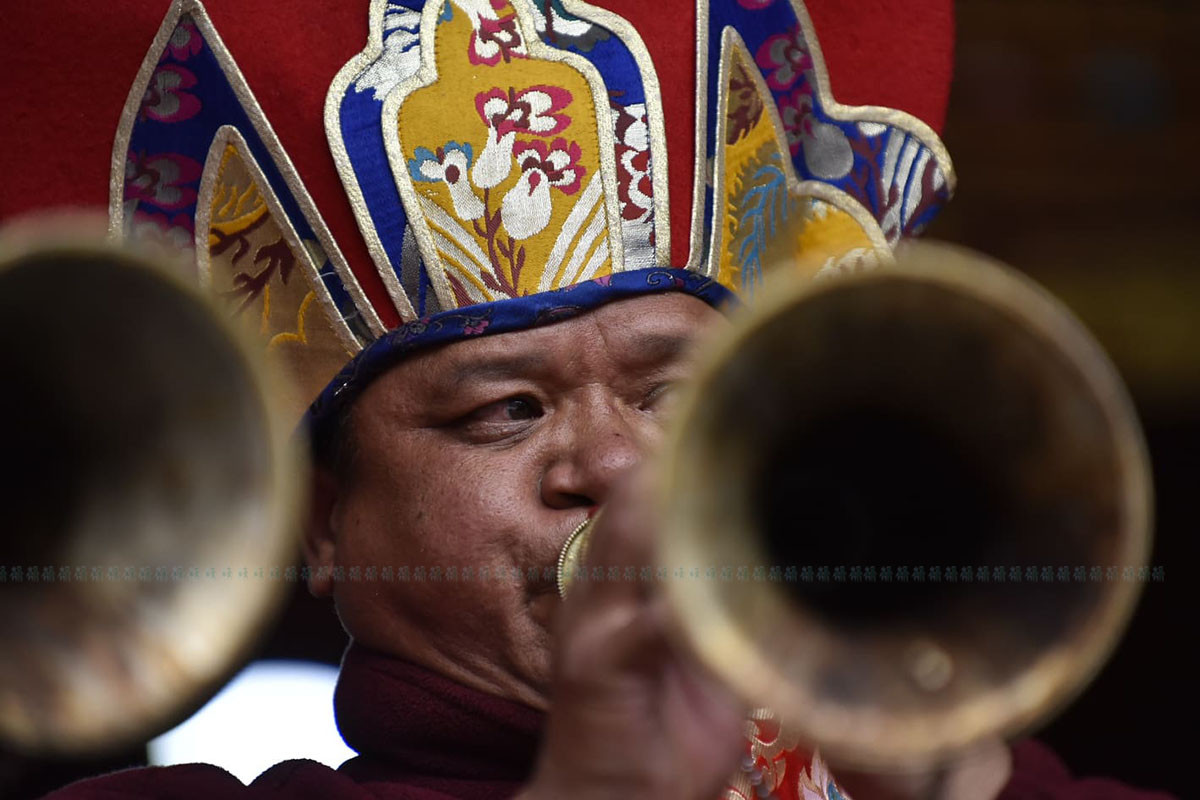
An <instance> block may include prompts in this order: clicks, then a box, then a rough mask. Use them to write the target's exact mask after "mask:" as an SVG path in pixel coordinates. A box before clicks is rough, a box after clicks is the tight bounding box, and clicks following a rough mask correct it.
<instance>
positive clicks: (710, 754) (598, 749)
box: [521, 475, 746, 800]
mask: <svg viewBox="0 0 1200 800" xmlns="http://www.w3.org/2000/svg"><path fill="white" fill-rule="evenodd" d="M644 487H645V482H644V481H642V482H639V481H638V479H637V476H636V475H635V476H633V478H632V479H629V480H626V482H625V483H624V484H623V485H622V486H621V487H620V488H619V489H618V490H617V491H615V492H614V493H613V495H612V497H611V499H610V502H609V503H608V504H607V505H606V506H605V510H604V514H603V515H602V516H601V518H600V519H599V520H597V522H596V527H595V530H593V531H592V534H591V542H590V544H589V546H588V554H587V559H586V560H587V567H588V573H589V575H591V574H592V572H593V569H594V568H597V567H598V568H600V569H602V570H603V573H604V575H605V580H577V581H576V582H575V583H573V584H572V586H571V591H570V593H569V597H568V598H567V600H566V601H565V602H564V605H563V608H562V609H561V612H560V614H559V617H558V620H557V632H558V649H557V653H556V662H555V676H554V684H553V689H552V703H553V705H552V708H551V713H550V719H549V723H548V726H547V731H546V739H545V741H544V742H543V745H542V752H541V755H540V759H539V762H538V766H537V768H536V771H535V774H534V778H533V780H532V782H531V783H530V784H529V786H528V787H527V788H526V790H525V792H523V793H522V795H521V798H522V800H551V799H552V798H567V797H570V798H581V799H584V800H586V799H588V798H600V797H605V798H608V797H621V798H623V799H624V800H637V798H647V799H648V798H672V799H673V800H688V798H696V800H713V798H715V797H717V796H718V794H719V792H720V790H721V788H722V786H723V785H724V782H725V780H726V779H727V778H728V777H729V776H730V775H731V774H732V773H733V771H734V770H735V769H736V767H737V757H738V754H739V753H740V752H741V748H742V746H743V745H744V739H743V735H742V726H743V720H744V717H745V711H746V709H745V707H744V706H743V705H742V704H741V703H740V702H739V701H738V700H737V699H736V698H735V697H734V696H733V695H732V694H731V693H730V692H729V690H727V689H726V688H725V687H724V686H723V685H721V684H720V683H718V682H717V680H716V679H715V678H714V677H712V676H711V675H709V674H708V673H707V672H706V671H705V670H704V668H703V667H702V666H700V665H699V664H698V663H696V662H695V661H694V659H692V658H691V657H690V656H689V654H687V653H686V652H683V651H682V648H680V647H678V646H677V644H676V643H675V642H674V641H672V639H671V638H670V636H669V635H668V632H669V629H670V625H671V619H670V614H669V609H668V608H667V606H666V600H665V597H664V596H663V594H662V592H660V591H657V590H656V589H655V587H654V585H653V584H652V583H647V582H643V581H641V580H637V579H635V580H629V581H627V580H625V569H626V567H634V568H635V571H636V572H637V573H638V574H639V575H640V571H641V568H642V567H643V566H653V556H652V553H653V536H654V530H653V524H652V521H651V506H650V503H649V501H648V498H647V496H646V495H647V493H646V491H645V488H644ZM613 567H615V568H617V570H618V573H619V574H620V579H618V580H611V579H608V576H609V572H610V568H613Z"/></svg>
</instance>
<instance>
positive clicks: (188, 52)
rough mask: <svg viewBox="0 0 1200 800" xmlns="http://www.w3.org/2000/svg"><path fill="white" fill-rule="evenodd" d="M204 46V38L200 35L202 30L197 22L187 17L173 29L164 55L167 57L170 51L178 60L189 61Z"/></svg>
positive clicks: (172, 56)
mask: <svg viewBox="0 0 1200 800" xmlns="http://www.w3.org/2000/svg"><path fill="white" fill-rule="evenodd" d="M203 46H204V39H203V37H201V36H200V31H198V30H196V23H194V22H192V21H191V20H190V19H186V18H185V19H183V20H181V21H180V22H179V24H178V25H176V26H175V30H173V31H171V38H170V39H168V40H167V49H166V50H165V51H164V52H163V55H164V57H165V56H166V55H167V54H168V53H169V54H170V55H171V58H173V59H175V60H176V61H187V60H188V58H190V57H191V56H194V55H196V54H197V53H199V52H200V49H201V48H202V47H203Z"/></svg>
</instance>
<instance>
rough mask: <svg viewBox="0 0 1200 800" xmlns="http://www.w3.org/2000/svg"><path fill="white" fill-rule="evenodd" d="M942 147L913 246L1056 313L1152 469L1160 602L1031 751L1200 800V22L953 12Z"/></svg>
mask: <svg viewBox="0 0 1200 800" xmlns="http://www.w3.org/2000/svg"><path fill="white" fill-rule="evenodd" d="M956 9H957V15H958V38H957V55H956V65H955V78H954V86H953V89H952V91H951V94H950V109H949V115H948V117H947V121H946V127H945V131H944V136H943V138H944V140H945V143H946V146H947V148H948V149H949V151H950V155H951V158H953V160H954V163H955V166H956V169H957V171H958V176H959V188H958V193H957V195H956V197H955V199H954V201H953V202H952V203H950V205H949V206H948V207H947V209H946V211H945V212H943V215H942V216H941V217H940V218H939V219H938V220H936V221H935V222H934V223H933V225H931V226H930V230H929V231H928V233H927V235H928V236H930V237H935V238H939V239H948V240H951V241H955V242H960V243H962V244H966V245H969V246H971V247H974V248H976V249H979V250H982V251H984V252H986V253H989V254H991V255H994V256H996V257H998V258H1000V259H1001V260H1003V261H1006V262H1008V263H1009V264H1012V265H1014V266H1016V267H1018V268H1019V269H1021V270H1022V271H1024V272H1025V273H1026V274H1028V275H1030V276H1032V277H1033V278H1035V279H1036V280H1038V281H1040V282H1041V283H1043V284H1044V285H1045V286H1047V287H1048V288H1049V289H1050V290H1051V291H1053V292H1054V293H1055V294H1057V295H1058V296H1059V297H1060V298H1061V299H1062V300H1064V301H1065V302H1066V303H1067V305H1068V306H1070V307H1071V308H1072V309H1073V310H1074V311H1075V313H1076V314H1078V315H1079V317H1080V318H1081V319H1082V320H1083V322H1084V323H1085V324H1086V325H1087V326H1088V327H1089V328H1090V329H1091V330H1092V332H1093V333H1094V334H1095V335H1096V337H1097V338H1098V339H1099V340H1100V342H1101V344H1103V345H1104V347H1105V348H1106V349H1107V350H1108V352H1109V354H1110V355H1111V356H1112V358H1113V360H1114V362H1115V363H1116V365H1117V368H1118V370H1119V371H1120V372H1121V374H1122V375H1123V376H1124V378H1125V380H1126V382H1127V383H1128V385H1129V389H1130V392H1131V394H1132V395H1133V398H1134V402H1135V404H1136V406H1137V409H1138V413H1139V414H1140V416H1141V419H1142V424H1143V426H1144V429H1145V434H1146V441H1147V444H1148V446H1149V451H1150V457H1151V461H1152V465H1153V470H1154V482H1155V487H1154V488H1155V493H1156V509H1155V510H1156V516H1157V525H1156V529H1157V530H1156V540H1155V546H1154V555H1153V563H1154V564H1157V565H1161V566H1163V567H1164V574H1165V580H1164V581H1163V582H1162V583H1161V584H1154V583H1151V584H1147V585H1146V587H1145V592H1144V594H1143V596H1142V600H1141V603H1140V605H1139V607H1138V610H1137V613H1136V616H1135V617H1134V620H1133V623H1132V625H1131V627H1130V630H1129V632H1128V635H1127V636H1126V638H1125V639H1124V641H1123V642H1122V644H1121V647H1120V649H1119V650H1118V651H1117V653H1116V655H1115V656H1114V658H1113V660H1112V661H1111V662H1110V663H1109V664H1108V666H1107V667H1105V669H1104V671H1103V672H1102V673H1101V674H1100V675H1099V676H1098V678H1097V679H1096V681H1095V682H1094V683H1093V684H1092V685H1091V687H1090V688H1089V689H1088V690H1087V691H1086V693H1085V694H1084V695H1083V696H1082V697H1080V698H1079V700H1078V701H1077V702H1076V703H1075V704H1073V705H1072V706H1071V707H1070V708H1069V709H1067V710H1066V712H1064V713H1063V714H1062V715H1060V716H1059V717H1058V718H1057V719H1056V720H1055V721H1054V722H1053V723H1051V724H1050V725H1049V726H1048V727H1046V728H1044V729H1043V730H1042V731H1041V732H1039V734H1038V736H1039V738H1041V739H1042V740H1043V741H1045V742H1047V743H1049V744H1050V745H1051V746H1053V747H1054V749H1055V750H1057V751H1058V752H1059V754H1060V755H1062V757H1063V759H1064V760H1065V761H1066V762H1067V764H1068V765H1069V766H1070V767H1071V768H1072V770H1073V771H1075V772H1076V773H1077V774H1098V775H1109V776H1114V777H1118V778H1120V779H1122V780H1124V781H1127V782H1129V783H1131V784H1134V785H1137V786H1143V787H1146V788H1158V789H1168V790H1171V791H1174V792H1176V793H1178V794H1180V795H1181V796H1195V789H1196V787H1197V785H1198V783H1200V782H1198V781H1197V778H1196V777H1195V775H1196V766H1195V759H1196V755H1195V745H1194V742H1195V737H1194V734H1193V733H1192V732H1193V731H1194V725H1195V721H1196V720H1195V716H1196V711H1197V703H1196V696H1197V692H1196V688H1195V684H1194V683H1193V681H1194V680H1195V679H1196V676H1197V669H1198V667H1200V658H1198V657H1197V646H1196V632H1197V621H1196V610H1197V605H1198V603H1197V601H1198V599H1200V593H1198V592H1197V588H1196V587H1197V583H1198V582H1200V581H1198V580H1197V576H1196V575H1195V574H1193V573H1192V571H1191V570H1192V568H1193V565H1195V564H1196V563H1197V562H1196V555H1197V547H1196V537H1197V535H1198V534H1200V504H1198V502H1197V497H1198V496H1200V160H1198V158H1200V153H1198V152H1197V148H1198V146H1200V105H1198V104H1197V101H1198V100H1200V61H1197V58H1196V51H1197V48H1198V47H1200V4H1197V3H1191V2H1166V1H1165V0H1159V1H1156V0H959V2H958V3H957V5H956Z"/></svg>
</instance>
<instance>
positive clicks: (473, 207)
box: [408, 142, 484, 220]
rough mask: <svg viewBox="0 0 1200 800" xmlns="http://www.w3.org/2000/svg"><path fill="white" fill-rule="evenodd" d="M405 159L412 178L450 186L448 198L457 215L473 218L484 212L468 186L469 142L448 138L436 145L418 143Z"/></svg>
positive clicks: (462, 217) (480, 202) (477, 198)
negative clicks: (442, 143)
mask: <svg viewBox="0 0 1200 800" xmlns="http://www.w3.org/2000/svg"><path fill="white" fill-rule="evenodd" d="M413 155H414V157H413V158H412V159H410V160H409V162H408V172H409V174H410V175H411V176H412V178H413V180H414V181H423V182H426V183H434V182H438V181H441V182H442V183H445V184H446V188H447V189H449V190H450V202H451V203H452V204H453V205H454V213H455V214H456V215H458V218H459V219H464V220H472V219H479V218H480V217H482V216H483V212H484V207H483V202H482V201H481V200H480V199H479V197H478V196H477V195H476V194H475V191H474V190H473V189H472V188H471V183H470V181H468V180H467V171H468V170H469V169H470V168H471V145H470V144H468V143H463V144H459V143H458V142H447V143H446V144H444V145H442V146H441V147H439V148H438V149H437V151H436V152H435V151H433V150H430V149H429V148H426V147H418V148H417V150H416V152H415V153H414V154H413Z"/></svg>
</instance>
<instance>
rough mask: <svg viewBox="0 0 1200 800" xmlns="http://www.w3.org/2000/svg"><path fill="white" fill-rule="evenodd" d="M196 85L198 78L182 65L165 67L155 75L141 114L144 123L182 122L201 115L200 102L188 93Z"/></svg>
mask: <svg viewBox="0 0 1200 800" xmlns="http://www.w3.org/2000/svg"><path fill="white" fill-rule="evenodd" d="M195 85H196V76H195V75H193V74H192V72H191V70H188V69H186V68H184V67H182V66H180V65H178V64H163V65H161V66H159V68H158V69H156V70H155V71H154V75H153V76H151V78H150V83H149V84H148V85H147V86H146V94H145V95H144V96H143V97H142V106H141V108H140V109H139V111H138V116H139V118H141V119H147V118H149V119H153V120H157V121H158V122H182V121H183V120H185V119H191V118H192V117H194V116H196V115H197V114H199V113H200V100H199V98H197V97H196V96H195V95H194V94H191V93H190V92H187V91H185V90H186V89H190V88H192V87H193V86H195Z"/></svg>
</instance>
